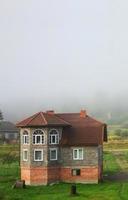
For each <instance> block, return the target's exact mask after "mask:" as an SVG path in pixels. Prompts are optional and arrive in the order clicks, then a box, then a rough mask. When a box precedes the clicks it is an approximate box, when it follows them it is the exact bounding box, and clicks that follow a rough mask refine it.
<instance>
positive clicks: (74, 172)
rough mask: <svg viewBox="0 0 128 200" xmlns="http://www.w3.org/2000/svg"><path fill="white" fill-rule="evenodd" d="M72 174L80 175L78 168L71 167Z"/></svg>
mask: <svg viewBox="0 0 128 200" xmlns="http://www.w3.org/2000/svg"><path fill="white" fill-rule="evenodd" d="M72 176H80V169H72Z"/></svg>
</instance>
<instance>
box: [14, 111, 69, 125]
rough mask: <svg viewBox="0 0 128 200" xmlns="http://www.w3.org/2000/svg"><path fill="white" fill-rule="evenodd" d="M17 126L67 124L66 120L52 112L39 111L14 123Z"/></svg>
mask: <svg viewBox="0 0 128 200" xmlns="http://www.w3.org/2000/svg"><path fill="white" fill-rule="evenodd" d="M16 125H17V127H33V126H34V127H35V126H36V127H37V126H52V125H53V126H54V125H56V126H67V125H69V123H68V122H66V121H64V120H63V119H61V118H59V117H57V116H56V115H54V114H52V113H44V112H39V113H36V114H35V115H32V116H31V117H29V118H27V119H25V120H23V121H21V122H19V123H17V124H16Z"/></svg>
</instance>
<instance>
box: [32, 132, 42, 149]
mask: <svg viewBox="0 0 128 200" xmlns="http://www.w3.org/2000/svg"><path fill="white" fill-rule="evenodd" d="M37 130H40V131H41V132H42V134H34V133H35V131H37ZM34 137H35V143H34ZM37 137H40V143H38V142H37ZM42 138H43V142H42ZM32 143H33V145H40V144H45V134H44V131H43V130H41V129H36V130H34V131H33V134H32Z"/></svg>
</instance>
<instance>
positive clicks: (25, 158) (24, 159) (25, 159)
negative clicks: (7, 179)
mask: <svg viewBox="0 0 128 200" xmlns="http://www.w3.org/2000/svg"><path fill="white" fill-rule="evenodd" d="M27 160H28V150H27V149H23V161H27Z"/></svg>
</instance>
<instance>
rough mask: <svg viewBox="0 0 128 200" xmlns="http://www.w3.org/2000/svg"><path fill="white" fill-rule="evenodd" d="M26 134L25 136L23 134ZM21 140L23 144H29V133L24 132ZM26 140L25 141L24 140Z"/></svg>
mask: <svg viewBox="0 0 128 200" xmlns="http://www.w3.org/2000/svg"><path fill="white" fill-rule="evenodd" d="M25 132H26V134H24V133H25ZM22 138H23V144H29V133H28V131H26V130H25V131H24V132H23V134H22ZM25 138H26V139H25ZM25 141H28V142H25Z"/></svg>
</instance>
